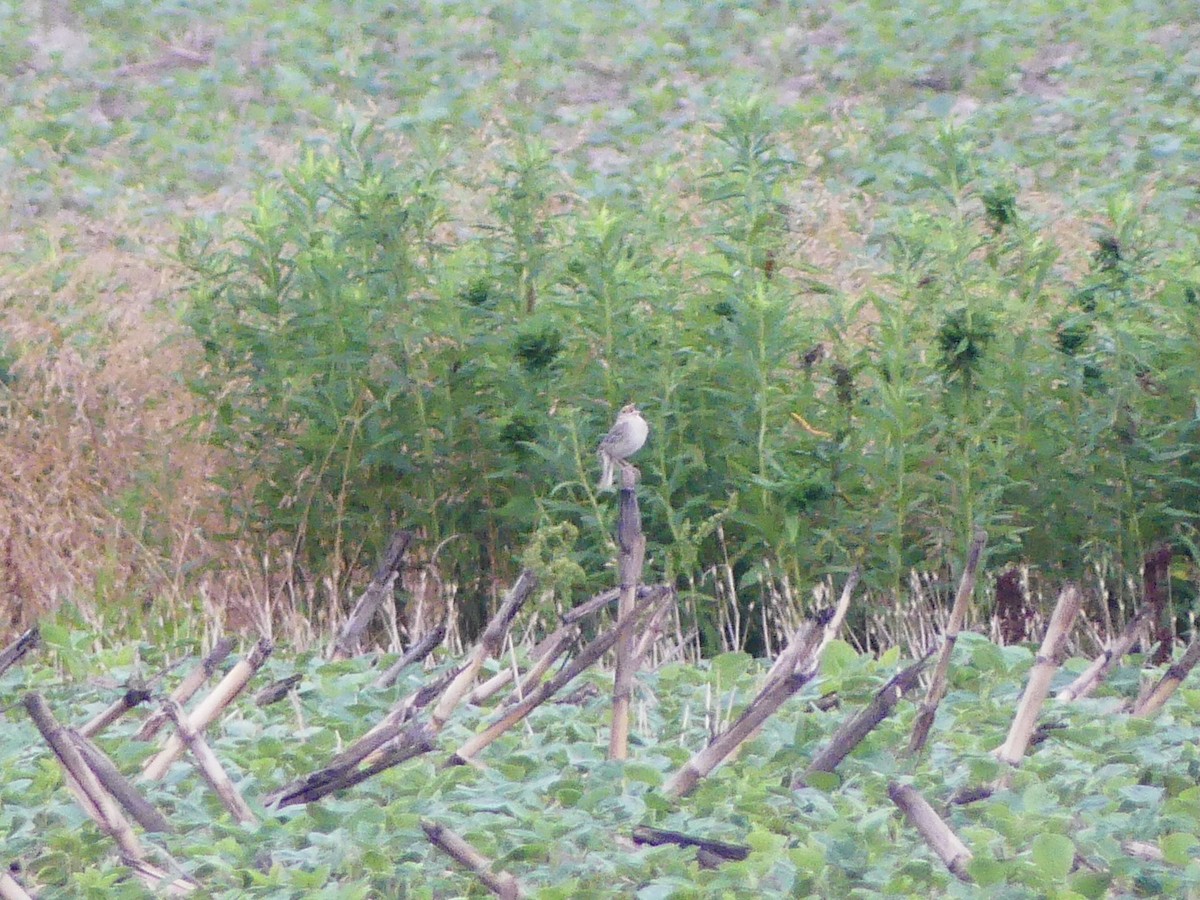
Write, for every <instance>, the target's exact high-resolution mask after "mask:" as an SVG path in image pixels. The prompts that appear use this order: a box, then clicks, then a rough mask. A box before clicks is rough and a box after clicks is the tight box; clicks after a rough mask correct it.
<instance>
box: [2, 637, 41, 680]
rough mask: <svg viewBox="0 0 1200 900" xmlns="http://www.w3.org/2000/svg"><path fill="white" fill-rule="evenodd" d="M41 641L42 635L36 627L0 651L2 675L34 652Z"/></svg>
mask: <svg viewBox="0 0 1200 900" xmlns="http://www.w3.org/2000/svg"><path fill="white" fill-rule="evenodd" d="M41 640H42V634H41V632H40V631H39V630H38V627H37V626H36V625H34V626H33V627H32V628H30V629H29V630H28V631H26V632H25V633H24V634H23V635H21V636H20V637H19V638H17V639H16V640H15V641H13V642H12V643H11V644H9V645H8V646H7V647H5V648H4V649H3V650H0V675H3V674H4V673H5V672H6V671H8V670H9V669H10V668H12V667H13V666H15V665H16V664H17V663H19V662H20V661H21V660H22V659H24V658H25V657H26V656H27V655H28V654H29V653H31V652H33V650H34V649H36V648H37V646H38V644H39V643H40V642H41Z"/></svg>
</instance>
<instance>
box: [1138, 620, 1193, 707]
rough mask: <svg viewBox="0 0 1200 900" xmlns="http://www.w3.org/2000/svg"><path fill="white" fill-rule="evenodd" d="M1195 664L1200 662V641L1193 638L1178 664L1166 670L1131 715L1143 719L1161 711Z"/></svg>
mask: <svg viewBox="0 0 1200 900" xmlns="http://www.w3.org/2000/svg"><path fill="white" fill-rule="evenodd" d="M1197 662H1200V639H1196V638H1193V639H1192V642H1191V643H1190V644H1188V648H1187V650H1185V651H1184V653H1183V656H1182V657H1180V659H1179V662H1177V663H1175V664H1174V665H1173V666H1171V667H1170V668H1169V669H1167V671H1166V673H1165V674H1164V675H1163V677H1162V678H1160V679H1159V682H1158V684H1156V685H1155V686H1154V690H1152V691H1151V692H1150V693H1149V694H1147V695H1146V697H1145V699H1144V700H1141V701H1140V702H1139V703H1137V704H1136V705H1135V706H1134V707H1133V710H1132V711H1131V715H1134V716H1136V717H1138V718H1140V719H1145V718H1149V717H1150V716H1152V715H1154V714H1155V713H1156V712H1158V711H1159V710H1160V709H1162V707H1163V704H1164V703H1166V702H1167V700H1169V699H1170V698H1171V695H1172V694H1174V693H1175V691H1176V690H1178V689H1179V686H1180V685H1181V684H1183V682H1184V679H1186V678H1187V677H1188V673H1189V672H1191V671H1192V669H1193V668H1195V666H1196V663H1197Z"/></svg>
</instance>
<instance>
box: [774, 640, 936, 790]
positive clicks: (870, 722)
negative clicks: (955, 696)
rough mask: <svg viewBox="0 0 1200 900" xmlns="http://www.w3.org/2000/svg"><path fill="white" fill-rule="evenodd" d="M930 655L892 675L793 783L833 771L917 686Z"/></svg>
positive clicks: (801, 782)
mask: <svg viewBox="0 0 1200 900" xmlns="http://www.w3.org/2000/svg"><path fill="white" fill-rule="evenodd" d="M931 655H932V651H930V652H929V653H927V654H926V655H925V656H924V658H922V659H920V660H918V661H917V662H915V663H913V664H912V665H911V666H909V667H908V668H906V669H903V670H902V671H900V672H897V673H896V674H895V675H893V676H892V678H891V679H890V680H889V681H888V683H887V684H885V685H884V686H883V687H882V688H880V689H879V691H878V692H876V694H875V698H874V699H873V700H872V701H871V702H870V704H868V705H867V707H866V708H865V709H863V710H861V711H860V712H859V713H858V714H857V715H855V716H854V717H853V718H851V719H850V720H849V721H847V722H846V724H845V725H843V726H842V727H841V728H840V729H839V730H838V732H837V733H836V734H835V735H834V736H833V738H832V739H831V740H830V742H829V745H828V746H827V747H826V748H825V749H824V750H822V751H821V752H820V753H818V754H817V755H816V757H814V758H813V761H812V762H811V763H809V764H808V768H807V769H805V770H804V775H803V776H802V777H801V779H800V780H799V782H798V783H794V784H793V785H792V787H802V786H803V785H804V783H805V781H806V780H807V779H808V778H809V776H811V775H812V774H813V773H814V772H832V771H833V770H834V769H836V768H837V767H838V766H839V765H840V764H841V762H842V760H844V759H845V758H846V757H847V756H849V755H850V754H851V753H852V752H853V751H854V748H855V747H857V746H858V745H859V744H860V743H861V742H862V740H863V739H864V738H865V737H866V736H867V735H868V734H870V733H871V731H872V730H873V729H874V728H875V726H876V725H878V724H879V723H880V722H882V721H883V720H884V719H886V718H887V717H888V716H889V715H891V713H892V710H893V709H895V708H896V704H897V703H899V702H900V698H901V697H903V696H904V695H905V694H906V693H908V692H909V691H910V690H912V688H913V687H915V686H916V684H917V678H918V676H919V675H920V674H921V671H922V670H923V669H924V668H925V664H926V663H928V662H929V657H930V656H931Z"/></svg>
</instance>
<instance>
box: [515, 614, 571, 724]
mask: <svg viewBox="0 0 1200 900" xmlns="http://www.w3.org/2000/svg"><path fill="white" fill-rule="evenodd" d="M550 638H552V639H553V640H551V641H550V643H549V645H548V646H547V647H546V649H545V651H544V652H543V653H542V655H541V657H540V658H539V659H538V660H537V662H535V663H534V664H533V665H532V666H531V667H530V669H529V671H528V672H526V673H525V674H524V675H523V676H522V678H521V683H520V684H519V685H517V686H516V688H514V689H513V692H512V693H511V694H509V695H508V696H507V697H505V698H504V705H505V706H512V705H513V704H514V703H519V702H520V701H521V698H522V697H524V696H525V695H526V694H528V693H529V692H530V690H532V689H533V688H534V687H535V686H536V685H537V683H538V681H539V680H540V679H541V677H542V676H543V675H545V674H546V670H547V669H549V668H550V667H551V666H552V665H554V662H555V660H557V659H558V658H559V657H560V656H562V655H563V654H564V653H566V652H567V650H568V649H569V648H570V647H571V645H572V644H574V643H575V641H577V640H578V639H579V627H578V626H576V625H566V626H564V627H562V628H560V629H558V631H556V632H555V633H554V634H552V635H550ZM509 671H511V669H510V670H509Z"/></svg>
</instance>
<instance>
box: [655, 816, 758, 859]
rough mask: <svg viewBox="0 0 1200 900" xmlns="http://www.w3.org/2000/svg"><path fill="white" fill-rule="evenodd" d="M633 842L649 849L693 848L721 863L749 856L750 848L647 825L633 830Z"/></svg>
mask: <svg viewBox="0 0 1200 900" xmlns="http://www.w3.org/2000/svg"><path fill="white" fill-rule="evenodd" d="M633 842H634V843H635V844H648V845H650V846H651V847H661V846H662V845H663V844H674V845H675V846H676V847H695V848H696V849H697V850H698V851H703V852H705V853H707V854H708V855H709V856H710V857H715V858H716V859H719V860H720V861H721V862H737V861H738V860H743V859H745V858H746V857H747V856H749V855H750V848H749V847H747V846H745V845H743V844H727V843H725V842H724V841H714V840H711V839H709V838H699V837H694V836H693V835H690V834H683V833H682V832H679V831H666V830H664V829H662V828H651V827H650V826H649V825H638V826H637V827H636V828H634V829H633Z"/></svg>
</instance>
